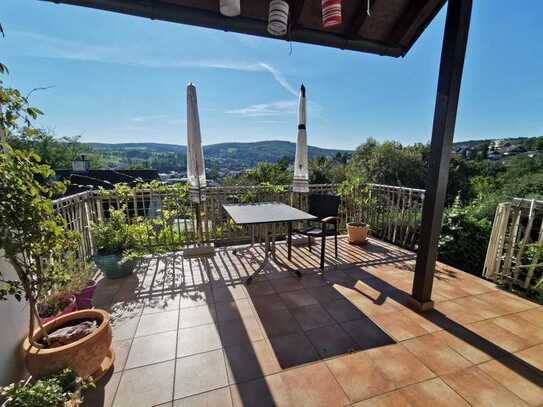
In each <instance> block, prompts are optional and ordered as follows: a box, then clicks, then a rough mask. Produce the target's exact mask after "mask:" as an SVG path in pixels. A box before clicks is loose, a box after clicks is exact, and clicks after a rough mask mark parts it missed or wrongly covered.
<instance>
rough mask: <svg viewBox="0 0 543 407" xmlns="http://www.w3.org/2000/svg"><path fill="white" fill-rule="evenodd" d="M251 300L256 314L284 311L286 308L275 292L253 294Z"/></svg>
mask: <svg viewBox="0 0 543 407" xmlns="http://www.w3.org/2000/svg"><path fill="white" fill-rule="evenodd" d="M251 300H252V302H253V306H254V307H255V309H256V312H257V313H258V314H268V313H270V312H275V311H286V309H287V306H286V305H285V303H284V302H283V301H282V300H281V298H280V297H279V295H277V294H270V295H262V296H255V297H253V298H251Z"/></svg>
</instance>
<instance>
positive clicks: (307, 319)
mask: <svg viewBox="0 0 543 407" xmlns="http://www.w3.org/2000/svg"><path fill="white" fill-rule="evenodd" d="M290 312H291V313H292V315H293V316H294V318H296V320H297V321H298V323H299V324H300V326H301V327H302V329H303V330H304V331H307V330H309V329H315V328H319V327H321V326H326V325H331V324H334V323H335V321H334V320H333V319H332V317H331V316H330V314H328V312H326V310H325V309H324V308H323V307H322V306H320V305H319V304H315V305H308V306H306V307H298V308H293V309H291V310H290Z"/></svg>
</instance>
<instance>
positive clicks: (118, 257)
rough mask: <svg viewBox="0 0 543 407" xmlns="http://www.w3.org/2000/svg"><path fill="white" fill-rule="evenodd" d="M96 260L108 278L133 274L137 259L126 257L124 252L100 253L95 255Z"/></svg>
mask: <svg viewBox="0 0 543 407" xmlns="http://www.w3.org/2000/svg"><path fill="white" fill-rule="evenodd" d="M94 262H95V263H96V266H98V268H99V269H100V271H101V272H102V273H103V274H104V276H105V277H106V278H109V279H116V278H123V277H126V276H129V275H130V274H132V270H134V266H135V265H136V261H135V260H132V259H131V260H127V259H124V258H123V256H122V254H107V255H103V254H98V255H96V256H94Z"/></svg>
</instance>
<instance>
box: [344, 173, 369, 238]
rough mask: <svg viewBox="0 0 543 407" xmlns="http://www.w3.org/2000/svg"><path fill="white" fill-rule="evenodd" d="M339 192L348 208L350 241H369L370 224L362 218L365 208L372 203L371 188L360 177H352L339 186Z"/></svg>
mask: <svg viewBox="0 0 543 407" xmlns="http://www.w3.org/2000/svg"><path fill="white" fill-rule="evenodd" d="M338 193H339V195H340V196H341V198H342V200H343V202H344V203H345V206H346V208H347V216H348V219H349V218H350V219H353V220H351V221H349V222H347V235H348V240H349V243H351V244H358V245H359V244H363V243H365V242H366V241H367V238H368V233H369V225H368V224H367V223H365V222H364V221H363V219H362V215H363V213H364V210H365V209H366V208H367V206H368V205H369V203H370V199H371V198H370V195H369V188H368V186H367V185H365V184H364V183H363V182H362V179H361V178H360V177H350V178H347V180H345V181H343V182H342V183H341V185H340V186H339V189H338Z"/></svg>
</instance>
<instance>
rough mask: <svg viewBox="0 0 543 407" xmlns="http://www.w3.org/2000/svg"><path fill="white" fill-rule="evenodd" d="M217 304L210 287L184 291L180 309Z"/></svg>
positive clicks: (181, 296)
mask: <svg viewBox="0 0 543 407" xmlns="http://www.w3.org/2000/svg"><path fill="white" fill-rule="evenodd" d="M213 302H215V299H214V298H213V292H212V290H211V287H210V286H209V285H205V286H200V287H194V288H190V289H187V290H184V291H182V292H181V294H180V299H179V308H192V307H198V306H202V305H208V304H212V303H213Z"/></svg>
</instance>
